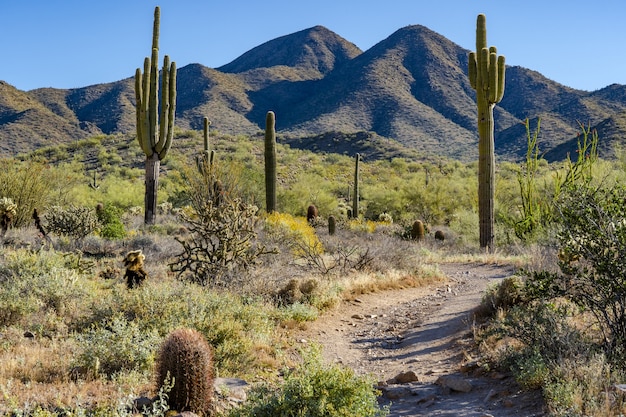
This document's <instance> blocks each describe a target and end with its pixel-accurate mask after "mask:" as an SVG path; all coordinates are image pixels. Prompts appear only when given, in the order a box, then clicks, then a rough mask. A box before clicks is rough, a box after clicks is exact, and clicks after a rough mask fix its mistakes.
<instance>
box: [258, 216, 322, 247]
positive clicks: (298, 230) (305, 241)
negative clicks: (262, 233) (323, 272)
mask: <svg viewBox="0 0 626 417" xmlns="http://www.w3.org/2000/svg"><path fill="white" fill-rule="evenodd" d="M265 229H266V231H267V233H268V234H269V235H271V236H273V237H274V239H276V240H279V241H283V242H284V243H285V244H286V245H287V246H288V247H289V249H290V250H291V253H292V254H293V255H295V256H297V257H306V256H308V255H320V254H322V253H324V246H323V245H322V242H321V241H320V240H319V238H318V237H317V234H316V233H315V229H314V228H313V226H311V224H310V223H309V222H307V220H306V218H304V217H294V216H292V215H290V214H286V213H278V212H273V213H271V214H269V215H268V216H267V217H266V218H265Z"/></svg>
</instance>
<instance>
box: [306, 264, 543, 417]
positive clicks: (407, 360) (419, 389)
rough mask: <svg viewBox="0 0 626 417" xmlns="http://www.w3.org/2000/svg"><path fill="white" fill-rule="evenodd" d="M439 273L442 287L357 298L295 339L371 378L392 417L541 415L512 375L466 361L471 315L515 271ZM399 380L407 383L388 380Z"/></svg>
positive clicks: (535, 399)
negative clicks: (444, 278)
mask: <svg viewBox="0 0 626 417" xmlns="http://www.w3.org/2000/svg"><path fill="white" fill-rule="evenodd" d="M439 268H440V269H441V270H442V271H443V272H444V273H445V274H446V276H447V277H448V282H447V283H445V284H441V285H439V286H438V287H430V288H413V289H404V290H393V291H385V292H381V293H377V294H368V295H363V296H361V297H359V299H358V300H355V301H352V302H346V303H344V304H342V305H341V306H340V307H339V308H337V309H335V310H333V311H332V312H329V313H328V314H326V315H324V316H322V317H321V318H320V319H318V320H317V321H316V322H314V323H312V324H311V325H310V326H309V327H308V328H307V330H305V331H303V332H300V333H299V334H298V335H297V336H296V337H298V340H299V341H300V342H301V343H308V342H309V341H316V342H318V343H320V344H321V345H322V346H323V349H324V350H323V354H324V358H325V359H326V360H327V361H329V362H335V363H341V364H342V365H344V366H348V367H350V368H352V369H354V370H355V371H356V373H357V374H361V375H366V374H367V375H374V376H375V377H376V378H377V379H378V380H379V381H381V383H380V384H379V388H380V389H381V390H382V392H383V395H382V396H381V398H380V401H381V403H383V404H388V405H390V411H391V413H390V416H391V417H398V416H450V417H451V416H463V417H465V416H467V417H469V416H483V417H488V416H494V417H500V416H528V417H529V416H542V415H545V414H544V412H543V411H542V409H543V404H542V401H541V396H540V394H539V393H537V392H522V391H521V390H520V389H519V388H518V386H517V384H516V383H515V381H514V380H513V378H511V377H510V376H507V375H503V374H499V373H495V372H493V373H489V374H484V373H480V372H477V370H476V369H472V366H471V365H472V360H471V359H472V358H471V357H470V355H469V354H468V353H469V352H471V350H472V340H473V339H472V337H473V336H472V310H473V309H474V308H475V307H477V306H478V305H479V303H480V300H481V298H482V294H483V293H484V290H485V289H486V288H487V286H488V285H490V284H492V283H495V282H497V281H499V280H501V279H503V278H505V277H507V276H510V275H511V274H512V273H513V272H514V270H513V269H511V268H508V267H502V266H493V265H482V264H480V265H479V264H441V265H439ZM402 373H404V374H405V376H406V377H407V379H408V380H409V381H408V382H404V383H398V381H393V380H392V378H394V377H396V376H398V375H399V374H402ZM411 379H413V380H411ZM415 379H417V380H415ZM390 380H392V381H390ZM387 381H390V382H387ZM464 391H468V392H464Z"/></svg>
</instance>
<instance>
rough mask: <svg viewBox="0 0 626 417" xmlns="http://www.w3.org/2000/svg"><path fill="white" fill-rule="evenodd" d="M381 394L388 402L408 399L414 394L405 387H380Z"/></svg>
mask: <svg viewBox="0 0 626 417" xmlns="http://www.w3.org/2000/svg"><path fill="white" fill-rule="evenodd" d="M379 389H380V392H382V395H383V397H384V398H386V399H388V400H397V399H399V398H403V397H408V396H410V395H413V392H412V391H411V390H410V389H408V388H405V387H398V386H396V387H380V388H379Z"/></svg>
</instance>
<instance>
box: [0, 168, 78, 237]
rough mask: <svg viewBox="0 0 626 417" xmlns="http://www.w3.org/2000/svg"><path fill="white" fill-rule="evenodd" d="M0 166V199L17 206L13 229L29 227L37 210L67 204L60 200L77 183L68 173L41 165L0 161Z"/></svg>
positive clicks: (61, 169)
mask: <svg viewBox="0 0 626 417" xmlns="http://www.w3.org/2000/svg"><path fill="white" fill-rule="evenodd" d="M0 166H2V170H0V196H3V197H7V198H10V199H11V200H13V202H14V203H15V204H16V205H17V210H16V215H15V218H14V220H13V221H14V226H15V227H22V226H24V225H27V224H29V223H30V222H31V221H32V219H31V216H32V214H33V209H35V208H37V207H38V208H42V207H45V206H48V205H51V204H63V203H67V201H65V200H64V198H65V197H66V196H68V195H69V190H70V189H71V188H72V187H73V186H74V185H75V184H76V182H77V180H76V177H75V176H74V175H73V174H72V173H71V172H70V171H68V170H65V169H63V167H59V168H53V167H50V166H49V165H47V164H45V163H42V162H37V161H25V162H21V161H17V160H15V159H2V160H0Z"/></svg>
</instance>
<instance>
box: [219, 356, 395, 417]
mask: <svg viewBox="0 0 626 417" xmlns="http://www.w3.org/2000/svg"><path fill="white" fill-rule="evenodd" d="M303 355H304V358H303V359H304V360H303V363H302V364H300V365H299V366H298V367H297V368H296V369H293V370H291V371H289V372H287V374H286V375H285V380H284V383H283V384H282V385H281V386H280V387H278V388H277V389H273V388H271V387H268V386H261V387H257V388H255V389H254V390H253V391H252V392H251V394H250V396H249V399H248V403H247V404H245V405H244V406H243V407H242V408H241V409H238V410H234V411H233V412H232V413H231V416H233V417H244V416H255V417H291V416H307V417H369V416H385V415H387V414H388V410H387V409H381V408H380V407H379V405H378V403H377V400H376V393H375V392H374V390H373V389H372V381H369V380H368V379H367V378H363V377H358V376H356V375H355V374H354V371H352V370H351V369H348V368H342V367H339V366H338V365H328V366H325V365H323V364H322V358H321V354H320V350H319V348H311V349H310V350H309V351H306V352H303Z"/></svg>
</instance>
